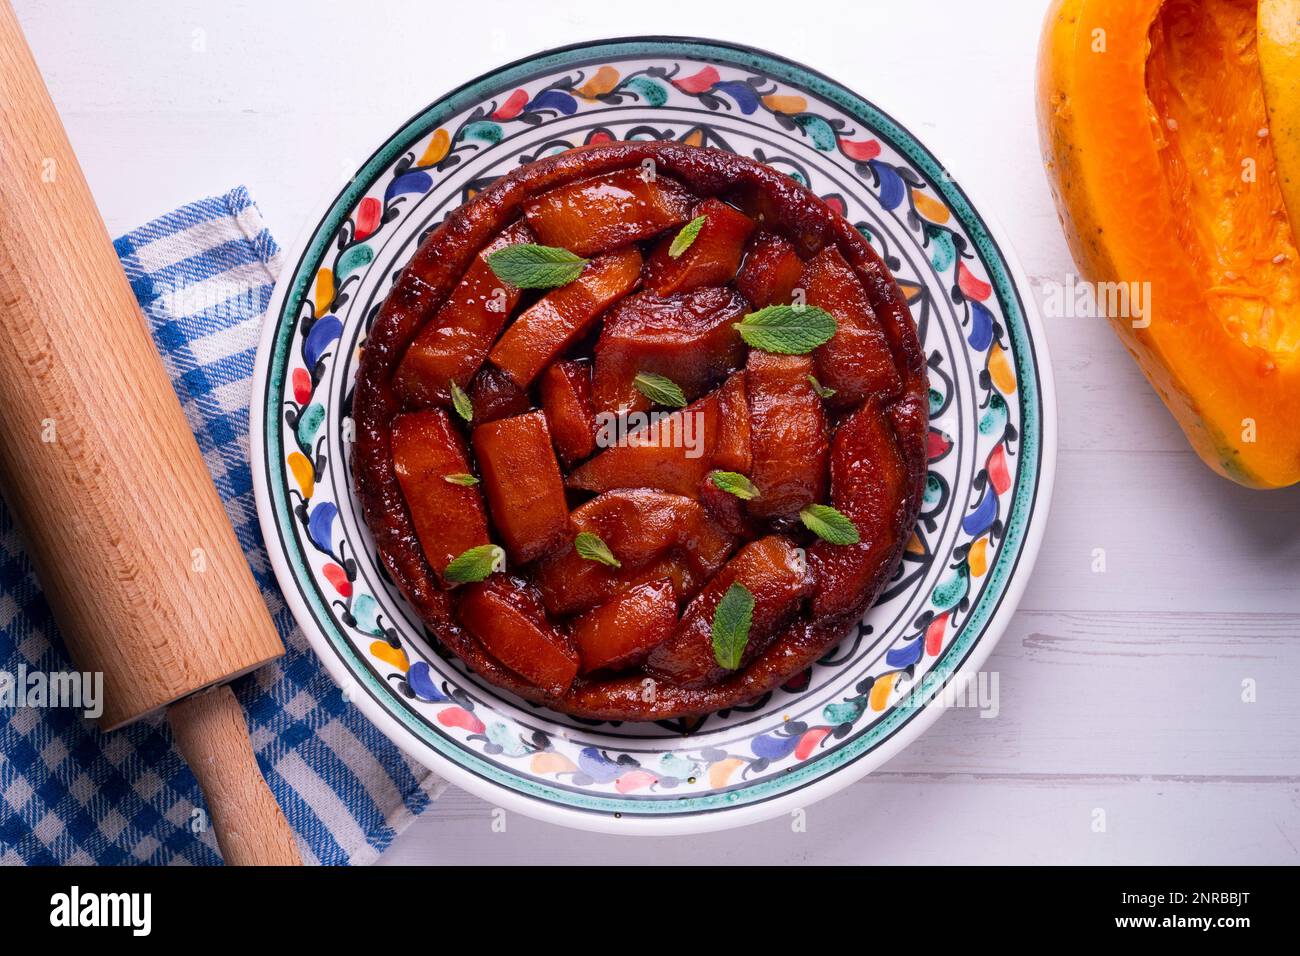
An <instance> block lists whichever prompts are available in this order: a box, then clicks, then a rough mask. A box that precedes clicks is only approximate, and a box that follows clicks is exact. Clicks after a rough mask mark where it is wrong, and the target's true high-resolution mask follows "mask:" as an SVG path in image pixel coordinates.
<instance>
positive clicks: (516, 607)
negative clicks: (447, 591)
mask: <svg viewBox="0 0 1300 956" xmlns="http://www.w3.org/2000/svg"><path fill="white" fill-rule="evenodd" d="M457 613H458V615H459V617H460V623H461V624H462V625H463V626H464V627H465V629H466V630H467V631H469V632H470V633H471V634H473V635H474V636H475V637H476V638H478V640H479V643H480V644H482V645H483V647H484V649H486V650H487V652H488V653H489V654H491V655H492V656H493V657H495V658H496V659H497V660H498V661H500V662H501V663H502V664H504V665H505V666H506V667H508V668H510V669H511V670H512V671H514V672H515V673H516V674H518V675H519V676H520V677H522V678H524V680H526V681H528V682H529V683H530V684H532V685H533V686H535V687H539V688H541V689H542V690H543V691H545V692H546V693H547V694H550V695H551V696H553V697H559V696H560V695H561V694H563V693H564V692H565V691H566V690H568V689H569V685H570V684H572V683H573V678H574V677H576V676H577V674H578V652H577V651H576V650H575V649H574V647H573V644H572V642H571V641H570V640H569V638H568V637H566V636H565V635H564V634H563V633H562V632H561V631H559V630H558V629H557V628H555V626H554V625H552V624H551V622H550V621H549V620H548V619H547V617H546V608H545V607H543V606H542V602H541V599H540V598H539V597H538V595H537V592H536V590H535V589H534V588H532V587H530V586H529V585H528V584H527V583H526V582H524V581H523V580H521V579H519V578H516V577H512V576H509V575H505V574H494V575H492V576H491V577H490V578H488V579H487V580H486V581H481V582H479V583H478V584H471V585H468V586H466V587H465V588H463V589H462V591H461V595H460V601H459V603H458V605H457Z"/></svg>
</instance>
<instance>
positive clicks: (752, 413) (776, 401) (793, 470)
mask: <svg viewBox="0 0 1300 956" xmlns="http://www.w3.org/2000/svg"><path fill="white" fill-rule="evenodd" d="M812 371H813V360H812V358H811V357H810V356H807V355H770V354H768V353H767V352H760V351H758V350H754V351H753V352H750V353H749V363H748V365H747V366H746V368H745V391H746V394H747V396H748V399H749V421H750V447H751V454H752V459H753V463H752V466H751V468H750V480H752V481H753V482H754V484H755V485H756V486H757V487H758V491H759V496H758V497H757V498H755V499H753V500H752V501H750V502H749V512H750V514H752V515H754V516H755V517H761V518H774V517H790V516H792V515H795V514H798V513H799V511H800V509H802V508H804V507H806V506H807V505H810V504H814V503H816V502H819V501H821V500H822V499H823V497H824V496H825V493H826V455H827V451H828V444H827V443H828V433H827V428H826V412H825V411H824V410H823V408H822V400H821V399H820V398H818V397H817V393H816V392H814V391H813V387H812V383H811V382H810V381H809V380H808V376H809V375H811V374H812Z"/></svg>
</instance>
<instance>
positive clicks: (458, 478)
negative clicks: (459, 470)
mask: <svg viewBox="0 0 1300 956" xmlns="http://www.w3.org/2000/svg"><path fill="white" fill-rule="evenodd" d="M442 480H443V481H445V482H447V483H448V484H449V485H464V486H465V487H466V488H472V487H474V486H475V485H477V484H478V479H477V478H475V477H474V476H473V475H465V474H455V475H443V476H442Z"/></svg>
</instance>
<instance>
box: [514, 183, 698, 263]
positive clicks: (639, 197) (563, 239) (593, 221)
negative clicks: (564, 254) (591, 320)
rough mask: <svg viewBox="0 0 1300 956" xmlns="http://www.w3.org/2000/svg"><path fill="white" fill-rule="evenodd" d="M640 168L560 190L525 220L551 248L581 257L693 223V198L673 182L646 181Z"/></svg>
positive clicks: (533, 205)
mask: <svg viewBox="0 0 1300 956" xmlns="http://www.w3.org/2000/svg"><path fill="white" fill-rule="evenodd" d="M647 179H649V177H647V176H644V175H643V173H642V170H640V169H621V170H618V171H617V172H613V173H603V174H601V175H599V176H591V177H588V178H587V179H579V180H577V181H576V182H572V183H566V184H565V185H563V186H557V187H556V188H554V189H552V190H550V191H549V192H545V193H542V195H540V196H538V197H536V198H535V199H530V200H528V201H527V202H525V203H524V217H525V218H526V219H527V220H528V225H529V226H531V227H532V229H533V231H534V232H535V233H536V234H537V238H538V241H539V242H541V243H542V244H543V245H547V246H559V247H560V248H562V249H568V250H569V251H570V252H574V253H577V254H578V255H580V256H590V255H594V254H596V253H601V252H607V251H608V250H610V249H617V248H618V247H619V246H625V245H627V244H628V243H631V242H637V241H639V240H641V239H649V238H650V237H651V236H653V235H655V234H656V233H659V232H662V231H663V230H665V229H668V228H671V227H672V226H678V225H681V224H682V223H684V222H686V221H687V220H688V219H690V218H691V208H692V207H693V206H694V204H695V199H694V197H693V196H692V195H691V194H690V193H689V192H687V191H686V188H685V187H684V186H682V185H681V183H679V182H677V181H676V180H674V179H670V178H668V177H664V176H656V177H654V178H653V179H650V180H649V181H648V182H647V181H646V180H647Z"/></svg>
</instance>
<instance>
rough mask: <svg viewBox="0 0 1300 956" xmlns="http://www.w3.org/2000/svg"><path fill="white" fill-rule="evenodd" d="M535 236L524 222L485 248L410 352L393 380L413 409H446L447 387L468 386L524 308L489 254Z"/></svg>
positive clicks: (403, 398) (506, 230)
mask: <svg viewBox="0 0 1300 956" xmlns="http://www.w3.org/2000/svg"><path fill="white" fill-rule="evenodd" d="M532 241H533V234H532V233H531V232H530V231H529V230H528V227H527V226H526V225H524V224H523V223H522V222H517V223H515V224H514V225H511V226H507V227H506V228H505V229H504V230H502V232H501V233H500V235H498V236H497V237H496V238H495V239H493V240H492V241H491V242H490V243H488V244H487V245H486V246H484V247H483V249H482V251H480V252H479V254H478V255H477V256H475V258H474V261H473V263H471V265H470V267H469V269H468V270H467V271H466V272H465V276H464V278H462V279H461V280H460V283H459V284H458V285H457V286H456V288H455V289H454V290H452V293H451V295H450V296H448V297H447V301H446V302H444V303H443V305H442V308H440V309H439V310H438V312H437V314H436V315H434V317H433V318H432V319H431V320H430V321H429V323H428V324H427V325H426V326H425V327H424V328H423V329H421V330H420V332H419V334H417V335H416V337H415V338H414V340H412V342H411V344H410V345H409V346H408V347H407V349H406V355H405V356H403V358H402V362H401V364H400V365H399V366H398V367H397V372H396V374H395V375H394V376H393V388H394V389H395V390H396V392H397V395H398V397H399V398H400V399H401V400H402V402H403V403H405V405H406V406H407V407H408V408H409V407H428V406H431V405H447V404H449V403H450V401H451V396H450V395H449V394H448V388H447V386H448V383H449V382H455V383H456V384H457V385H459V386H460V387H461V388H467V387H468V386H469V383H470V380H471V379H472V378H473V377H474V373H475V372H477V371H478V369H479V367H480V366H481V365H482V364H483V361H484V360H485V359H486V358H487V354H488V350H489V349H490V348H492V343H493V342H495V341H496V339H497V336H498V335H500V334H501V329H502V327H503V326H504V325H505V324H506V319H508V318H509V317H510V313H511V311H513V310H514V307H515V306H516V305H518V304H519V295H520V293H519V290H518V289H516V288H515V287H514V286H512V285H509V284H507V283H505V282H502V281H501V280H500V279H498V278H497V275H496V273H495V272H493V271H492V268H491V266H489V265H488V263H487V257H488V255H489V254H490V253H493V252H496V251H497V250H498V249H503V248H505V247H506V246H512V245H515V244H516V243H520V242H532Z"/></svg>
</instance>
